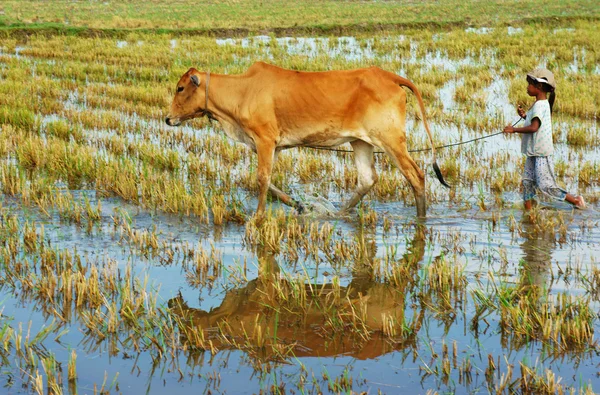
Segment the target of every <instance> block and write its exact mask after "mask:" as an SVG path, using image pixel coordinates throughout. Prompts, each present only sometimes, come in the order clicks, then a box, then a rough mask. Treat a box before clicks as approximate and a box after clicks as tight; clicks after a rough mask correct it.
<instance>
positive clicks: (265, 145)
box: [256, 141, 275, 218]
mask: <svg viewBox="0 0 600 395" xmlns="http://www.w3.org/2000/svg"><path fill="white" fill-rule="evenodd" d="M256 153H257V154H258V208H257V209H256V214H257V216H258V217H259V218H260V217H264V214H265V209H266V207H267V193H268V192H269V184H270V183H271V172H272V170H273V159H274V157H275V144H273V143H271V142H263V141H261V142H258V143H257V144H256Z"/></svg>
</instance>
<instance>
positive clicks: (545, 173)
mask: <svg viewBox="0 0 600 395" xmlns="http://www.w3.org/2000/svg"><path fill="white" fill-rule="evenodd" d="M535 171H536V178H537V183H538V187H539V188H540V190H541V191H542V192H544V193H545V194H547V195H548V196H550V197H552V198H554V199H556V200H566V201H567V202H569V203H571V204H573V205H575V206H577V207H579V208H583V207H585V201H584V200H583V196H574V195H571V194H570V193H567V191H565V190H564V189H562V188H560V187H559V186H558V185H557V184H556V178H555V176H554V162H553V160H552V157H551V156H542V157H539V158H538V159H537V160H536V168H535Z"/></svg>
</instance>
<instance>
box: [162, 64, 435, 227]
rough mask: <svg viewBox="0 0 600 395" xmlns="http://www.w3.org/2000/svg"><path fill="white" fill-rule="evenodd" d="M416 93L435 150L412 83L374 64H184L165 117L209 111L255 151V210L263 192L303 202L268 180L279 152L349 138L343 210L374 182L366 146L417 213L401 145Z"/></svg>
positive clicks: (418, 186)
mask: <svg viewBox="0 0 600 395" xmlns="http://www.w3.org/2000/svg"><path fill="white" fill-rule="evenodd" d="M402 86H405V87H408V88H409V89H410V90H411V91H412V92H413V93H414V94H415V96H416V97H417V99H418V101H419V106H420V108H421V113H422V116H423V122H424V124H425V129H426V131H427V134H428V136H429V141H430V143H431V144H432V151H433V166H434V169H435V171H436V174H437V176H438V178H439V180H440V182H441V183H442V184H444V185H446V186H447V184H446V183H445V181H444V179H443V177H442V174H441V172H440V171H439V167H438V166H437V164H436V162H435V149H434V147H433V141H432V138H431V133H430V131H429V126H428V124H427V120H426V118H425V106H424V105H423V100H422V98H421V94H420V93H419V91H418V90H417V87H416V86H415V85H414V84H413V83H412V82H410V81H409V80H407V79H405V78H402V77H400V76H397V75H395V74H392V73H389V72H387V71H385V70H382V69H380V68H378V67H370V68H366V69H357V70H347V71H326V72H300V71H293V70H285V69H282V68H279V67H276V66H272V65H269V64H266V63H263V62H257V63H255V64H253V65H252V66H251V67H250V68H249V69H248V71H247V72H246V73H244V74H240V75H215V74H210V73H201V72H199V71H198V70H196V69H194V68H191V69H189V70H188V71H187V72H186V73H185V74H184V75H183V76H182V77H181V79H180V80H179V82H178V83H177V88H176V93H175V98H174V99H173V103H172V104H171V110H170V113H169V115H168V116H167V118H166V122H167V124H168V125H171V126H177V125H179V124H181V122H183V121H185V120H187V119H191V118H196V117H201V116H205V115H206V116H208V117H210V118H212V119H216V120H217V121H219V123H220V124H221V125H222V126H223V129H224V130H225V133H227V135H228V136H229V137H231V138H232V139H234V140H237V141H240V142H242V143H245V144H247V145H248V146H250V148H252V149H253V150H254V151H255V152H256V153H257V154H258V184H259V190H260V192H259V197H258V209H257V213H258V214H259V216H260V215H262V214H263V213H264V211H265V206H266V199H267V192H268V191H269V190H270V191H271V192H272V193H273V194H274V195H275V196H277V197H278V198H279V199H280V200H281V201H283V202H284V203H285V204H287V205H290V206H294V207H296V208H297V209H298V210H299V211H301V210H302V206H301V205H300V204H299V203H298V202H297V201H295V200H294V199H292V198H291V197H290V196H288V195H287V194H286V193H284V192H282V191H281V190H279V189H278V188H276V187H275V186H273V185H271V184H270V180H271V170H272V167H273V163H274V162H275V160H276V158H277V154H278V153H279V151H281V150H283V149H286V148H291V147H298V146H305V147H335V146H338V145H340V144H343V143H350V144H351V145H352V149H353V150H354V155H355V156H354V160H355V163H356V167H357V170H358V187H357V189H356V191H355V192H354V194H353V196H352V197H351V198H350V200H349V201H348V202H346V204H345V205H344V206H343V208H342V211H343V210H348V209H350V208H352V207H354V206H356V204H357V203H358V202H359V201H360V199H361V198H362V197H363V196H364V195H365V194H366V193H367V192H368V191H369V190H370V189H371V187H372V186H373V185H374V184H375V182H376V181H377V175H376V173H375V166H374V159H373V152H374V148H375V147H378V148H380V149H382V150H384V151H385V152H386V153H387V154H388V155H389V156H390V157H391V158H392V160H393V161H394V162H395V163H396V165H397V166H398V168H399V169H400V171H401V172H402V174H404V176H405V177H406V178H407V180H408V182H409V183H410V185H411V186H412V188H413V191H414V195H415V201H416V204H417V215H418V216H419V217H424V216H425V213H426V203H425V175H424V173H423V171H422V170H421V169H420V168H419V167H418V166H417V164H416V163H415V162H414V160H413V159H412V158H411V157H410V155H409V153H408V150H407V147H406V132H405V124H406V93H405V91H404V89H402V88H401V87H402Z"/></svg>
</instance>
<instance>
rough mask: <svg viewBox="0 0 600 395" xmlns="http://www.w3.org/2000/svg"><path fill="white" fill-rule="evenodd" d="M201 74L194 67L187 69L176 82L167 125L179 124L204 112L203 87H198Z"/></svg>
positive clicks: (202, 82)
mask: <svg viewBox="0 0 600 395" xmlns="http://www.w3.org/2000/svg"><path fill="white" fill-rule="evenodd" d="M201 76H202V74H201V73H200V72H199V71H198V70H196V69H194V68H191V69H189V70H188V71H187V72H186V73H185V74H184V75H183V76H182V77H181V78H180V79H179V82H178V83H177V87H176V88H175V97H174V98H173V103H172V104H171V110H170V111H169V115H167V118H166V119H165V122H166V123H167V125H169V126H179V125H181V122H183V121H185V120H187V119H192V118H196V117H198V116H202V115H204V113H205V108H204V107H205V105H206V103H205V97H204V95H205V93H204V89H199V88H200V84H204V81H202V80H201Z"/></svg>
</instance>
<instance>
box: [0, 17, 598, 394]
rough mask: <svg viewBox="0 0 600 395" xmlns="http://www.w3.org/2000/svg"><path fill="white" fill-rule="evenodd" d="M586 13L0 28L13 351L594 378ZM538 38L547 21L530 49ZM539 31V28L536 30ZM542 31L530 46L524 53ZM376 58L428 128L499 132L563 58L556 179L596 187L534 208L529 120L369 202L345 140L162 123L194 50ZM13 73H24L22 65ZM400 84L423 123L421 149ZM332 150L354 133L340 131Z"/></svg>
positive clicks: (113, 383)
mask: <svg viewBox="0 0 600 395" xmlns="http://www.w3.org/2000/svg"><path fill="white" fill-rule="evenodd" d="M598 31H599V30H598V29H597V24H596V23H593V22H573V24H572V25H567V26H563V27H561V28H556V27H552V28H548V27H543V26H537V25H534V26H525V27H522V28H521V27H519V28H512V27H509V28H493V29H492V28H488V29H475V30H473V29H471V30H470V29H467V30H466V31H465V30H462V29H459V30H455V31H437V32H435V31H433V32H423V31H411V30H406V31H402V32H398V33H394V34H387V33H381V35H375V36H373V35H369V36H366V35H365V36H357V37H283V38H277V37H271V36H255V37H246V38H225V39H215V38H208V37H190V38H185V39H181V38H173V37H169V36H158V35H142V34H140V35H132V36H131V37H129V38H127V39H126V40H111V39H100V38H97V39H94V38H76V37H62V36H57V37H51V38H44V37H36V36H32V37H30V38H28V39H27V40H26V41H23V40H17V39H13V38H10V37H9V38H2V39H0V48H1V52H0V92H2V97H1V98H0V100H2V102H1V103H0V104H1V107H0V125H1V132H0V187H1V188H2V192H3V194H2V196H1V198H0V210H1V214H0V215H1V219H0V262H1V263H2V265H1V269H0V270H1V271H2V273H1V275H0V285H1V288H0V312H1V315H0V340H1V342H0V344H1V347H0V358H1V359H0V360H1V363H2V372H3V375H2V378H1V379H0V380H1V382H2V385H3V387H4V388H6V389H7V391H8V392H11V393H15V392H25V393H30V392H33V393H45V392H49V393H63V392H68V393H78V392H79V393H91V392H94V393H96V392H100V393H156V394H162V393H165V392H167V391H168V392H169V393H173V394H175V393H190V392H192V391H193V392H202V393H290V394H294V393H296V394H300V393H379V392H381V393H405V392H409V391H411V392H414V393H436V392H437V393H448V392H450V393H452V392H456V393H467V392H468V393H489V392H497V393H512V392H519V393H536V394H537V393H549V394H554V393H563V392H575V393H593V392H594V391H598V388H599V387H600V348H599V346H598V343H597V331H598V330H600V317H599V311H600V265H599V263H598V261H597V258H596V257H597V256H598V255H597V254H599V253H600V231H599V230H598V222H599V221H600V213H599V212H598V211H597V209H596V207H597V204H598V203H597V202H598V199H599V197H600V190H599V188H598V184H599V181H600V167H599V163H598V162H599V160H600V156H599V152H598V148H597V147H598V142H599V141H600V130H599V125H598V118H597V116H598V114H597V109H598V108H599V105H600V96H598V95H599V94H600V93H599V92H600V89H597V88H598V87H600V75H599V73H598V64H600V62H599V61H598V57H599V56H600V54H599V53H598V52H597V48H596V46H595V43H597V42H598V39H599V37H598V34H599V33H598ZM532 43H541V44H540V45H538V46H533V45H531V44H532ZM532 48H533V49H532ZM532 51H533V55H535V56H532ZM258 60H262V61H267V62H271V63H274V64H277V65H280V66H282V67H287V68H293V69H298V70H328V69H350V68H356V67H368V66H371V65H378V66H380V67H382V68H384V69H386V70H389V71H392V72H395V73H397V74H400V75H403V76H406V77H408V78H409V79H411V80H412V81H414V82H415V84H416V85H417V86H418V87H419V89H420V90H421V92H422V93H423V96H424V99H425V103H426V104H425V105H426V109H427V112H428V114H427V115H428V118H429V120H430V124H431V126H432V131H433V135H434V142H435V144H436V146H443V145H448V144H453V143H456V142H460V141H466V140H470V139H474V138H478V137H484V136H488V135H491V134H494V133H497V132H500V131H501V130H502V128H503V127H504V126H505V125H506V124H509V123H511V124H512V123H513V122H515V121H516V120H517V119H518V116H517V114H516V110H515V107H516V104H517V103H520V104H523V105H524V106H525V105H526V106H527V107H528V106H529V105H530V104H531V100H530V98H528V97H527V95H526V90H525V89H526V82H525V73H526V72H527V71H529V69H532V68H534V67H538V66H543V67H548V68H550V69H552V70H553V71H554V73H555V75H556V76H557V80H558V89H557V104H556V112H555V114H554V120H553V121H554V141H555V148H556V153H555V155H554V163H555V167H556V173H557V177H558V182H559V184H561V185H562V186H565V187H566V188H567V189H568V190H569V191H572V192H573V193H576V194H579V193H581V194H583V195H584V196H585V197H586V200H587V201H588V202H589V204H588V205H589V206H590V208H589V209H588V210H581V211H575V210H573V209H572V208H571V206H570V205H568V204H567V203H555V202H550V201H547V200H545V199H543V198H542V199H540V200H539V204H538V205H537V206H536V207H535V208H534V210H533V211H532V212H530V213H525V212H524V211H523V209H522V199H521V195H520V177H521V171H522V168H523V164H524V159H523V158H522V156H521V154H520V140H519V139H518V137H516V136H509V137H505V136H504V135H496V136H492V137H489V138H485V139H481V140H477V141H475V142H472V143H469V144H464V145H457V146H452V147H448V148H443V149H440V150H439V151H438V154H439V159H438V162H439V164H440V167H441V168H442V171H443V173H444V175H445V177H446V179H447V180H448V181H449V183H450V184H452V188H451V189H449V190H448V189H445V188H444V187H442V186H441V185H440V184H439V183H438V182H437V180H436V178H435V176H434V174H433V171H432V170H431V167H430V166H429V161H430V154H429V153H428V152H415V153H413V157H414V158H415V160H416V161H417V163H418V164H419V165H420V166H421V167H422V168H423V169H425V171H426V173H427V201H428V206H429V207H428V214H427V218H426V219H425V220H417V218H416V216H415V207H414V199H413V194H412V190H411V189H410V186H409V185H408V183H407V182H406V181H405V179H404V178H403V177H402V175H401V174H400V173H399V171H398V170H397V169H396V168H395V167H394V166H393V165H392V163H391V162H390V160H389V158H387V157H385V156H383V155H376V157H377V159H376V169H377V173H378V175H379V182H378V183H377V184H376V186H375V187H374V188H373V190H372V191H371V192H370V193H369V194H368V195H367V196H366V197H365V199H364V200H363V203H362V204H361V205H360V206H359V208H358V209H357V210H355V211H354V212H351V213H349V214H345V215H340V214H336V213H335V210H336V209H339V208H340V207H341V205H342V202H343V201H345V199H347V198H348V197H349V195H350V194H351V192H352V191H353V190H354V188H355V186H356V177H357V173H356V170H355V168H354V164H353V163H354V162H353V159H352V156H351V155H350V154H347V153H343V152H330V151H319V150H311V149H294V150H288V151H285V152H284V153H282V154H281V155H280V156H279V158H278V162H277V164H276V166H275V170H274V175H273V183H274V184H275V185H277V186H278V187H280V188H281V189H282V190H285V191H287V192H290V193H291V194H292V196H293V197H295V198H297V199H299V200H300V201H302V202H304V203H305V204H306V205H307V206H310V207H312V208H313V210H312V211H311V212H309V213H308V214H303V215H298V214H297V213H295V212H294V210H291V209H289V208H288V207H286V206H284V205H282V204H281V203H279V202H277V201H274V200H273V201H270V202H269V206H268V207H269V212H268V214H267V216H266V218H265V220H264V222H262V223H261V224H258V223H257V221H256V218H255V217H253V213H254V210H255V208H256V203H257V201H256V196H257V190H258V188H257V185H256V167H257V163H256V157H255V155H254V154H252V153H251V151H250V150H248V149H247V148H245V147H244V146H242V145H241V144H238V143H235V142H233V141H231V140H228V139H227V138H226V137H225V135H224V133H223V132H222V131H221V129H220V128H219V125H218V124H216V123H214V124H213V123H209V122H208V121H207V120H205V119H204V120H194V121H190V122H188V123H186V124H184V125H183V126H181V127H179V128H171V127H168V126H166V125H165V123H164V117H165V114H166V112H167V111H168V106H169V104H170V101H171V98H172V95H173V90H174V87H175V84H176V82H177V80H178V79H179V76H180V75H181V74H182V73H183V72H185V71H186V70H187V69H188V68H189V67H196V68H197V69H199V70H206V69H210V70H211V72H212V73H215V74H220V73H223V74H225V73H227V74H234V73H241V72H243V71H244V70H245V69H247V68H248V67H249V66H250V65H251V64H252V63H253V62H254V61H258ZM15 87H18V88H15ZM408 97H409V110H408V116H409V121H408V125H407V130H408V133H407V134H408V136H407V138H408V145H409V149H411V150H419V149H423V148H427V147H428V144H427V140H426V133H425V131H424V128H423V126H422V122H421V121H420V120H419V119H418V109H417V107H416V105H415V102H416V100H414V97H411V95H410V94H409V95H408ZM340 148H342V149H349V147H345V146H342V147H340Z"/></svg>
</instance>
